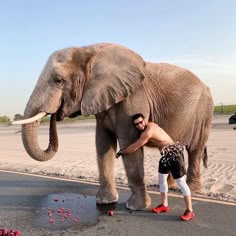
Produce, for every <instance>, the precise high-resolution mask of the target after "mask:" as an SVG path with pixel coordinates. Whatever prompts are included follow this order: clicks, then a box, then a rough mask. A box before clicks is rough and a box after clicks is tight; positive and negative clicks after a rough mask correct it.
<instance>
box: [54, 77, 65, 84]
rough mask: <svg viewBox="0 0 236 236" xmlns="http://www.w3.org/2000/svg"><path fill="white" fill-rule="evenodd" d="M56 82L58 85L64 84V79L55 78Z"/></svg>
mask: <svg viewBox="0 0 236 236" xmlns="http://www.w3.org/2000/svg"><path fill="white" fill-rule="evenodd" d="M54 82H55V83H56V84H61V83H62V82H63V79H62V78H61V77H55V78H54Z"/></svg>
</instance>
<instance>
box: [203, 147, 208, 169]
mask: <svg viewBox="0 0 236 236" xmlns="http://www.w3.org/2000/svg"><path fill="white" fill-rule="evenodd" d="M202 160H203V165H204V167H205V168H207V167H208V166H207V161H208V155H207V147H205V149H204V153H203V156H202Z"/></svg>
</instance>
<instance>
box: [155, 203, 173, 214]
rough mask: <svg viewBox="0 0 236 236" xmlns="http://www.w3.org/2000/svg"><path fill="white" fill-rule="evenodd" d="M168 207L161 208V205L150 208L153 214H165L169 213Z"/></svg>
mask: <svg viewBox="0 0 236 236" xmlns="http://www.w3.org/2000/svg"><path fill="white" fill-rule="evenodd" d="M169 209H170V208H169V207H168V206H163V205H162V204H161V205H159V206H157V207H155V208H152V212H153V213H161V212H167V211H169Z"/></svg>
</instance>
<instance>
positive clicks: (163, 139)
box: [140, 122, 174, 150]
mask: <svg viewBox="0 0 236 236" xmlns="http://www.w3.org/2000/svg"><path fill="white" fill-rule="evenodd" d="M146 137H147V138H148V137H149V140H148V142H151V143H152V144H153V145H154V146H156V147H157V148H158V149H160V150H161V149H162V148H163V147H165V146H168V145H171V144H174V141H173V140H172V139H171V137H170V136H169V135H168V134H167V133H166V132H165V131H164V130H163V129H162V128H161V127H160V126H159V125H157V124H155V123H153V122H148V123H147V124H146V129H145V130H144V131H143V132H142V133H141V135H140V138H141V139H142V138H144V139H145V138H146Z"/></svg>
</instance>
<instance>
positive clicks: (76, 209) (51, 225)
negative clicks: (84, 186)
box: [33, 193, 100, 229]
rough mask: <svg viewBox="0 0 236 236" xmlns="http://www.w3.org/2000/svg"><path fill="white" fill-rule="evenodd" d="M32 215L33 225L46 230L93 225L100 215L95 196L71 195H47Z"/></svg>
mask: <svg viewBox="0 0 236 236" xmlns="http://www.w3.org/2000/svg"><path fill="white" fill-rule="evenodd" d="M34 213H35V217H34V219H33V224H34V225H35V226H36V227H40V228H47V229H63V228H67V227H70V226H72V225H86V226H87V225H94V224H96V223H97V220H98V216H99V215H100V212H99V211H98V210H97V207H96V198H95V196H87V195H79V194H73V193H64V194H50V195H48V196H47V197H46V198H43V200H42V202H41V205H40V206H39V207H38V208H37V209H35V212H34Z"/></svg>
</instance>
